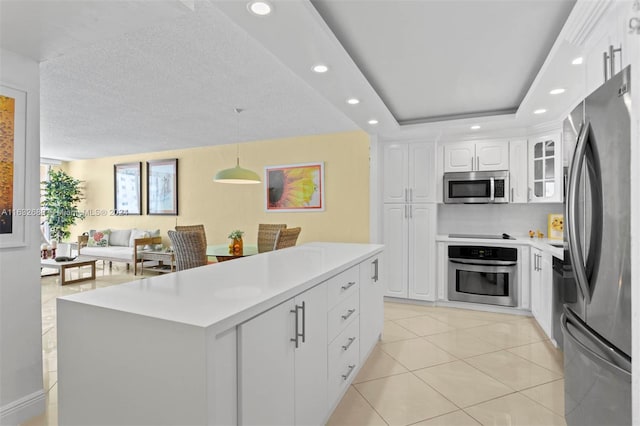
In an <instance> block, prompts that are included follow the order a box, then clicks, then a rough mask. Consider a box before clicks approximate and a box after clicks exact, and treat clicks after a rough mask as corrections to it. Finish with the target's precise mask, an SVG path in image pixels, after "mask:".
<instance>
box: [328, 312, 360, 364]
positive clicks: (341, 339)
mask: <svg viewBox="0 0 640 426" xmlns="http://www.w3.org/2000/svg"><path fill="white" fill-rule="evenodd" d="M354 352H356V353H359V352H360V321H358V320H356V321H353V322H351V324H349V325H348V326H347V328H345V329H344V330H343V331H342V333H340V334H339V335H338V337H336V338H335V340H334V341H333V342H331V344H330V345H329V350H328V359H329V376H331V375H332V374H333V375H335V374H336V373H337V372H338V371H339V370H340V368H342V366H343V364H344V363H345V361H346V360H349V359H351V354H353V353H354ZM358 359H360V357H359V356H358Z"/></svg>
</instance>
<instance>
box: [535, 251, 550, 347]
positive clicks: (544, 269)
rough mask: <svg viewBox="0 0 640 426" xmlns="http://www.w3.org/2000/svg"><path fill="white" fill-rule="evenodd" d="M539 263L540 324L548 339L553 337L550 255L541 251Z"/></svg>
mask: <svg viewBox="0 0 640 426" xmlns="http://www.w3.org/2000/svg"><path fill="white" fill-rule="evenodd" d="M538 263H539V265H540V271H539V272H540V287H541V289H542V297H541V299H542V303H541V306H540V311H539V312H540V326H541V327H542V329H543V330H544V332H545V333H546V334H547V336H548V337H549V338H550V339H553V323H552V318H551V315H552V311H551V309H552V306H551V305H552V303H553V299H552V297H553V296H552V291H553V265H552V260H551V255H550V254H548V253H546V252H542V254H541V255H540V258H539V260H538Z"/></svg>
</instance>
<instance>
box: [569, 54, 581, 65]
mask: <svg viewBox="0 0 640 426" xmlns="http://www.w3.org/2000/svg"><path fill="white" fill-rule="evenodd" d="M571 64H572V65H582V56H578V57H577V58H575V59H574V60H573V61H571Z"/></svg>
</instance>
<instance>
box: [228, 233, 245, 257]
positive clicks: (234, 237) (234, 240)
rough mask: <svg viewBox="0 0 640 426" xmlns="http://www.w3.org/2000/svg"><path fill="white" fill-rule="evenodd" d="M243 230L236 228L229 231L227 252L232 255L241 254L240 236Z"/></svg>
mask: <svg viewBox="0 0 640 426" xmlns="http://www.w3.org/2000/svg"><path fill="white" fill-rule="evenodd" d="M243 235H244V232H243V231H241V230H239V229H236V230H235V231H231V233H230V234H229V239H231V244H229V254H232V255H234V256H242V236H243Z"/></svg>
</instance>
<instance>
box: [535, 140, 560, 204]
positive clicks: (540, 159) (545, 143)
mask: <svg viewBox="0 0 640 426" xmlns="http://www.w3.org/2000/svg"><path fill="white" fill-rule="evenodd" d="M528 169H529V179H528V181H529V183H528V188H527V191H528V200H529V201H530V202H551V203H561V202H562V200H563V197H564V177H563V174H562V143H561V135H560V133H554V134H551V135H539V136H534V137H531V138H530V139H529V167H528Z"/></svg>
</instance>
